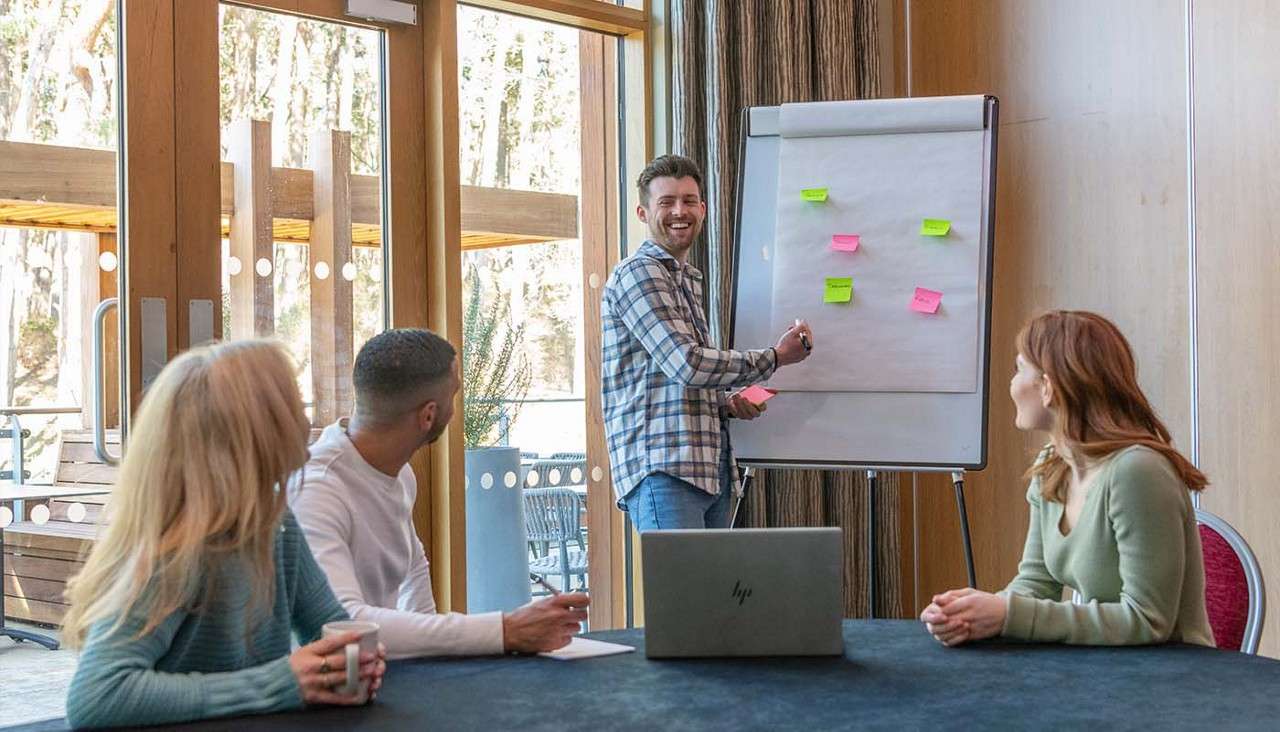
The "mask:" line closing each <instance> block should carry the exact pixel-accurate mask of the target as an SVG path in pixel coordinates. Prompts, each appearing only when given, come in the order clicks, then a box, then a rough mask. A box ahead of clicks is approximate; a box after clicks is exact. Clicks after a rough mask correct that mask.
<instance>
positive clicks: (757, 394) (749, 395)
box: [738, 384, 778, 407]
mask: <svg viewBox="0 0 1280 732" xmlns="http://www.w3.org/2000/svg"><path fill="white" fill-rule="evenodd" d="M738 393H739V394H741V395H742V398H743V399H746V400H747V401H749V402H751V403H752V404H754V405H756V406H757V407H758V406H760V405H761V404H764V403H765V402H767V401H769V400H770V399H772V398H774V397H776V396H777V395H778V390H777V389H770V388H769V387H767V386H760V385H759V384H752V385H751V386H748V387H747V388H745V389H743V390H742V391H740V392H738Z"/></svg>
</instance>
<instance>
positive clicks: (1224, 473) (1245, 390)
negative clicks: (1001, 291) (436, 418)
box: [1192, 0, 1280, 656]
mask: <svg viewBox="0 0 1280 732" xmlns="http://www.w3.org/2000/svg"><path fill="white" fill-rule="evenodd" d="M1192 7H1193V8H1194V14H1193V15H1192V51H1193V54H1192V74H1193V79H1194V87H1193V95H1192V98H1193V100H1194V111H1195V118H1194V123H1195V138H1194V139H1195V151H1194V153H1195V183H1196V208H1195V214H1196V217H1195V223H1196V251H1197V257H1196V283H1197V286H1198V303H1199V308H1198V311H1199V312H1198V317H1197V319H1196V325H1197V328H1196V332H1197V336H1198V345H1197V348H1196V358H1197V362H1198V363H1199V380H1198V381H1199V399H1198V406H1199V415H1200V457H1201V461H1200V464H1201V467H1202V468H1203V469H1204V471H1205V472H1206V473H1207V474H1208V475H1209V480H1210V481H1212V483H1211V485H1210V486H1209V489H1208V490H1206V491H1205V492H1204V495H1203V504H1202V505H1203V507H1204V508H1206V509H1208V510H1209V511H1212V512H1214V513H1216V514H1218V515H1220V516H1222V517H1223V518H1225V519H1226V520H1227V521H1228V522H1229V523H1231V524H1232V525H1233V526H1235V527H1236V529H1237V530H1239V531H1240V533H1241V534H1243V535H1244V537H1245V540H1246V541H1248V542H1249V543H1250V544H1251V545H1252V546H1253V550H1254V552H1255V553H1256V554H1257V555H1258V559H1259V561H1260V562H1261V564H1262V572H1263V576H1264V577H1265V579H1266V583H1267V590H1268V592H1267V600H1268V604H1269V605H1270V608H1268V609H1269V610H1270V612H1268V613H1267V623H1266V625H1265V627H1264V629H1263V634H1262V649H1261V652H1262V653H1264V654H1266V655H1268V656H1280V532H1277V531H1276V526H1277V525H1280V499H1277V492H1276V489H1275V483H1276V476H1277V475H1280V457H1278V456H1277V453H1276V450H1275V448H1274V445H1275V444H1276V443H1277V442H1280V417H1278V416H1277V415H1280V370H1278V369H1277V368H1276V363H1277V357H1278V356H1280V320H1277V318H1276V312H1277V310H1280V294H1278V293H1280V257H1278V256H1277V248H1276V245H1277V242H1278V241H1280V222H1277V219H1276V217H1275V214H1274V209H1275V206H1276V201H1277V200H1278V199H1280V184H1278V183H1277V181H1280V178H1277V176H1276V169H1277V167H1278V166H1280V140H1277V137H1276V123H1277V122H1278V121H1280V117H1277V110H1280V63H1277V56H1276V47H1275V46H1276V38H1277V37H1280V4H1278V3H1274V2H1270V1H1269V0H1247V1H1246V0H1237V1H1233V2H1197V3H1193V4H1192Z"/></svg>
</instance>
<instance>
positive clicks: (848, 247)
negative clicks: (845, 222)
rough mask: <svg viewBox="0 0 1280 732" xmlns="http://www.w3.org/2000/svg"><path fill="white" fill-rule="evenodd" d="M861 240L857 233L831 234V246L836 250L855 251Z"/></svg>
mask: <svg viewBox="0 0 1280 732" xmlns="http://www.w3.org/2000/svg"><path fill="white" fill-rule="evenodd" d="M861 240H862V237H860V236H858V235H857V234H832V235H831V248H832V249H834V250H835V251H837V252H856V251H858V244H859V243H861Z"/></svg>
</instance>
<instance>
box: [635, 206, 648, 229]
mask: <svg viewBox="0 0 1280 732" xmlns="http://www.w3.org/2000/svg"><path fill="white" fill-rule="evenodd" d="M636 218H638V219H640V221H641V223H645V224H647V223H649V212H648V211H646V210H645V207H644V206H642V205H640V204H638V203H637V204H636Z"/></svg>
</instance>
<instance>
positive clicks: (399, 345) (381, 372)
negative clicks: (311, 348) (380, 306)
mask: <svg viewBox="0 0 1280 732" xmlns="http://www.w3.org/2000/svg"><path fill="white" fill-rule="evenodd" d="M457 353H458V352H457V351H456V350H454V348H453V345H451V344H450V343H449V341H446V340H445V339H443V338H441V337H440V336H438V335H436V334H435V333H432V332H431V331H429V330H424V329H421V328H395V329H392V330H388V331H383V332H382V333H379V334H378V335H376V336H374V337H372V338H370V339H369V340H368V342H366V343H365V344H364V346H362V347H361V348H360V353H358V354H356V366H355V374H354V378H353V380H354V382H355V390H356V412H357V413H358V414H359V415H360V416H361V417H362V418H364V419H371V420H374V421H381V420H385V419H388V418H391V417H395V416H397V415H399V414H402V413H404V412H405V411H406V410H409V409H413V408H415V407H417V406H419V405H421V404H422V403H423V402H425V401H426V400H428V399H430V398H431V392H432V390H434V389H436V388H437V387H438V386H439V385H440V384H441V383H442V382H443V381H444V380H445V379H448V378H449V375H450V373H451V372H452V370H453V359H454V357H455V356H456V355H457Z"/></svg>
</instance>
